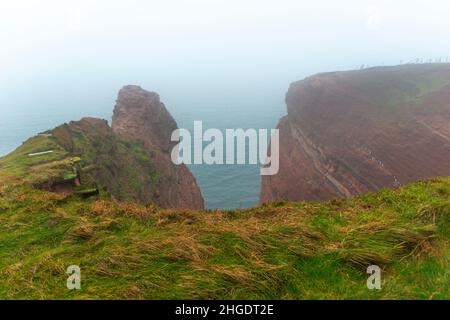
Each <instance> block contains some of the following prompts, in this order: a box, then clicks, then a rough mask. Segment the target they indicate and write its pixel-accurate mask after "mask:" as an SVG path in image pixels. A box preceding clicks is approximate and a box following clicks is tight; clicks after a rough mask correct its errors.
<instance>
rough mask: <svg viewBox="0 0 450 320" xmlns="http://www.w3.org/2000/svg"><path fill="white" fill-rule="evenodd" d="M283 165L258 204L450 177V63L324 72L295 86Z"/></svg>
mask: <svg viewBox="0 0 450 320" xmlns="http://www.w3.org/2000/svg"><path fill="white" fill-rule="evenodd" d="M286 104H287V109H288V115H287V116H285V117H284V118H282V119H281V120H280V123H279V125H278V128H279V129H280V170H279V173H278V174H277V175H274V176H263V177H262V187H261V196H260V201H261V203H267V202H272V201H275V200H291V201H299V200H326V199H330V198H347V197H351V196H353V195H356V194H360V193H364V192H367V191H373V190H377V189H380V188H382V187H396V186H399V185H402V184H405V183H408V182H411V181H414V180H419V179H423V178H427V177H430V176H438V175H450V65H448V64H428V65H404V66H397V67H380V68H372V69H366V70H360V71H349V72H335V73H327V74H319V75H316V76H312V77H309V78H306V79H305V80H303V81H299V82H296V83H293V84H292V85H291V86H290V88H289V91H288V93H287V95H286Z"/></svg>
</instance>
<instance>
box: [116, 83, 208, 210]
mask: <svg viewBox="0 0 450 320" xmlns="http://www.w3.org/2000/svg"><path fill="white" fill-rule="evenodd" d="M175 129H177V124H176V122H175V120H174V119H173V117H172V116H171V115H170V114H169V112H168V111H167V109H166V107H165V106H164V104H163V103H161V102H160V99H159V95H158V94H156V93H154V92H148V91H145V90H143V89H142V88H140V87H138V86H125V87H123V88H122V89H121V90H120V92H119V95H118V98H117V103H116V106H115V108H114V114H113V121H112V130H113V132H114V133H115V134H118V135H120V136H122V137H125V138H129V139H133V140H136V141H140V142H142V143H143V144H144V147H145V148H146V149H147V150H148V151H149V152H151V154H152V160H153V163H154V166H155V169H156V171H157V172H158V173H159V177H160V178H159V182H158V188H157V202H158V203H159V204H160V205H162V206H163V207H177V208H203V206H204V202H203V198H202V195H201V192H200V188H199V187H198V185H197V182H196V180H195V178H194V176H193V175H192V173H191V172H190V171H189V169H188V168H187V167H186V166H185V165H184V164H182V165H174V164H173V163H172V160H171V158H170V153H171V150H172V147H173V146H174V145H175V142H171V141H170V137H171V134H172V132H173V131H174V130H175Z"/></svg>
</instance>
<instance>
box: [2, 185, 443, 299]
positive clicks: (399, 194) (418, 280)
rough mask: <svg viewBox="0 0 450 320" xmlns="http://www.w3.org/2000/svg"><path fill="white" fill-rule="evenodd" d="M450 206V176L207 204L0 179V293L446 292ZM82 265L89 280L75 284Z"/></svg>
mask: <svg viewBox="0 0 450 320" xmlns="http://www.w3.org/2000/svg"><path fill="white" fill-rule="evenodd" d="M449 212H450V178H436V179H433V180H430V181H428V182H418V183H415V184H412V185H409V186H406V187H403V188H401V189H398V190H382V191H380V192H378V193H373V194H367V195H365V196H362V197H358V198H355V199H351V200H346V201H331V202H327V203H275V204H274V205H271V206H263V207H258V208H254V209H249V210H243V211H199V212H196V211H187V210H161V209H158V208H156V207H153V206H147V207H144V206H139V205H135V204H126V203H121V204H115V203H112V202H110V201H109V200H107V199H106V198H104V199H89V200H81V199H79V198H77V197H76V196H70V197H67V198H63V196H60V195H57V194H51V193H48V192H43V191H39V190H34V189H31V188H29V187H27V186H24V185H16V186H11V185H6V184H4V185H2V184H1V183H0V298H6V299H16V298H51V299H53V298H61V299H75V298H80V299H91V298H101V299H110V298H148V299H155V298H230V299H235V298H250V299H252V298H261V299H266V298H275V299H298V298H300V299H323V298H331V299H350V298H357V299H360V298H361V299H371V298H374V299H377V298H384V299H395V298H413V299H429V298H434V299H448V298H450V297H449V292H448V288H449V277H448V276H449V274H448V267H449V261H448V259H449V243H448V241H449ZM74 264H75V265H79V266H80V267H81V272H82V289H81V290H78V291H77V290H74V291H69V290H67V288H66V278H67V275H66V274H65V270H66V268H67V267H68V266H69V265H74ZM370 264H378V265H380V266H381V267H382V268H383V272H382V280H383V282H382V290H380V291H376V290H375V291H370V290H368V289H367V288H366V279H367V277H368V275H367V274H366V268H367V266H368V265H370Z"/></svg>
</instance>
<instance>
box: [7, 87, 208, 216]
mask: <svg viewBox="0 0 450 320" xmlns="http://www.w3.org/2000/svg"><path fill="white" fill-rule="evenodd" d="M176 127H177V126H176V123H175V121H174V120H173V118H172V117H171V116H170V114H169V113H168V112H167V110H166V109H165V107H164V106H163V105H162V104H161V103H160V102H159V97H158V95H157V94H155V93H149V92H146V91H144V90H142V89H140V88H138V87H131V86H128V87H124V88H123V89H122V90H121V91H120V93H119V99H118V102H117V106H116V109H115V111H114V121H113V127H110V126H109V125H108V122H107V121H106V120H102V119H96V118H83V119H81V120H80V121H72V122H70V123H68V124H67V123H66V124H63V125H61V126H59V127H57V128H55V129H53V130H49V131H46V132H45V133H42V134H39V135H37V136H35V137H32V138H30V139H28V140H27V141H26V142H24V143H23V144H22V146H20V147H19V148H17V149H16V150H15V151H14V152H12V153H11V154H9V155H7V156H6V157H3V158H0V182H1V181H2V180H4V181H6V182H8V183H11V181H21V182H25V183H26V184H27V185H32V186H34V187H35V188H39V189H44V190H48V191H54V192H57V193H64V194H74V193H75V194H78V195H80V196H82V197H90V196H93V195H98V194H99V193H100V194H104V193H106V194H107V195H110V196H111V197H112V198H113V199H115V200H119V201H127V202H138V203H141V204H149V203H153V204H156V205H158V206H160V207H163V208H192V209H202V208H203V206H204V205H203V198H202V195H201V193H200V189H199V187H198V186H197V183H196V181H195V178H194V177H193V176H192V174H191V173H190V171H189V170H188V169H187V167H185V166H175V165H174V164H173V163H172V161H171V159H170V151H171V150H170V149H171V142H170V135H171V133H172V130H174V129H176ZM6 182H5V183H6Z"/></svg>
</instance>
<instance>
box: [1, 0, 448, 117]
mask: <svg viewBox="0 0 450 320" xmlns="http://www.w3.org/2000/svg"><path fill="white" fill-rule="evenodd" d="M448 12H450V3H449V2H448V1H446V0H433V1H418V0H416V1H412V0H402V1H387V0H386V1H384V0H383V1H366V0H362V1H361V0H345V1H323V0H315V1H298V0H284V1H283V0H266V1H265V0H246V1H243V0H190V1H184V0H178V1H177V0H161V1H155V0H151V1H137V0H134V1H129V0H128V1H111V0H100V1H92V0H82V1H61V0H39V1H38V0H36V1H33V0H29V1H23V0H15V1H2V2H1V3H0V48H1V50H0V70H1V72H0V88H1V89H0V111H2V112H5V111H6V112H7V111H8V110H10V109H11V108H16V109H17V108H19V109H20V108H23V109H24V110H35V111H36V110H37V109H39V108H41V107H42V104H43V103H47V104H48V105H49V106H54V108H59V106H60V102H61V101H62V100H63V99H67V98H70V99H72V100H73V101H74V103H78V104H79V105H80V108H83V106H86V108H88V107H87V104H88V102H87V101H95V103H98V105H106V104H112V103H113V101H114V98H115V94H116V92H117V90H118V89H119V88H120V87H121V86H122V85H125V84H140V85H142V86H143V87H145V88H146V89H149V90H155V91H158V92H159V93H160V94H161V95H162V97H163V100H165V101H167V100H169V102H172V104H175V105H178V104H179V103H181V102H179V101H178V100H176V99H175V98H174V96H177V97H180V96H183V99H184V100H183V99H181V98H180V101H181V100H183V101H185V102H189V101H190V102H191V104H192V103H195V102H196V101H197V99H206V100H208V99H212V100H214V99H215V98H216V99H221V98H224V99H226V97H227V96H239V95H242V96H243V99H249V100H251V99H264V95H268V94H273V92H276V94H277V95H278V96H279V99H280V101H281V100H282V99H283V95H284V93H285V91H286V90H287V88H288V85H289V83H290V82H293V81H296V80H300V79H302V78H304V77H305V76H308V75H311V74H313V73H317V72H323V71H333V70H344V69H354V68H358V67H359V66H360V65H362V64H366V65H371V66H374V65H383V64H385V65H389V64H398V63H400V61H403V62H408V61H412V60H415V59H417V58H423V59H427V60H428V59H438V58H443V59H444V60H445V59H446V58H447V56H450V42H449V41H448V38H449V35H450V19H448ZM270 90H273V91H272V92H270ZM258 95H259V96H258ZM171 99H172V100H171ZM57 102H58V103H57ZM187 104H189V103H187Z"/></svg>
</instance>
